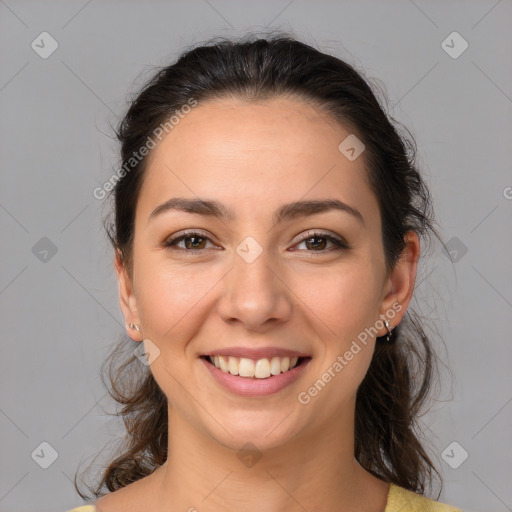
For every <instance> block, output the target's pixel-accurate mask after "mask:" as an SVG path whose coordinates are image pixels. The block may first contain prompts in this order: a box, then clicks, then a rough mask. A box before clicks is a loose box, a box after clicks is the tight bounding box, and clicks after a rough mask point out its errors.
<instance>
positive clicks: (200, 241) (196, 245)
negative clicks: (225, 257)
mask: <svg viewBox="0 0 512 512" xmlns="http://www.w3.org/2000/svg"><path fill="white" fill-rule="evenodd" d="M208 241H209V242H211V240H210V239H209V238H208V237H207V236H204V235H202V234H201V233H197V232H195V231H190V232H187V233H184V234H181V235H178V236H175V237H172V238H170V239H168V240H167V241H166V242H165V243H164V246H165V247H178V249H181V250H184V251H186V252H192V251H202V250H203V249H205V248H206V247H205V244H206V243H207V242H208ZM181 242H184V246H181V247H179V246H178V244H180V243H181Z"/></svg>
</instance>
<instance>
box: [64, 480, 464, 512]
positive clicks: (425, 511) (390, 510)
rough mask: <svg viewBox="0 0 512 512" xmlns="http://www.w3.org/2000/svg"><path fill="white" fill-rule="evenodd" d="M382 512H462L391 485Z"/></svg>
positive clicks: (86, 510)
mask: <svg viewBox="0 0 512 512" xmlns="http://www.w3.org/2000/svg"><path fill="white" fill-rule="evenodd" d="M68 512H99V511H98V510H97V509H96V507H95V506H94V505H85V506H84V507H78V508H74V509H73V510H69V511H68ZM384 512H462V510H460V509H459V508H455V507H452V506H450V505H445V504H443V503H439V502H438V501H434V500H430V499H428V498H425V496H422V495H421V494H417V493H415V492H412V491H408V490H407V489H404V488H403V487H399V486H398V485H395V484H393V483H391V484H390V486H389V493H388V499H387V503H386V508H385V509H384Z"/></svg>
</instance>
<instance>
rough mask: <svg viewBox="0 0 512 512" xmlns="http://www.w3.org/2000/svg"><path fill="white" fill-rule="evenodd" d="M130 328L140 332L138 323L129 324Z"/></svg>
mask: <svg viewBox="0 0 512 512" xmlns="http://www.w3.org/2000/svg"><path fill="white" fill-rule="evenodd" d="M130 329H135V330H136V331H137V332H140V326H139V325H138V324H130Z"/></svg>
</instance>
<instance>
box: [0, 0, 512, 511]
mask: <svg viewBox="0 0 512 512" xmlns="http://www.w3.org/2000/svg"><path fill="white" fill-rule="evenodd" d="M511 14H512V3H511V2H510V1H506V0H501V1H494V0H493V1H488V2H487V1H465V2H462V1H457V2H454V1H449V2H448V1H430V2H426V1H423V2H420V1H419V0H416V1H415V2H413V1H396V2H382V1H380V0H379V1H373V2H370V1H359V2H355V1H351V2H348V1H342V2H334V1H330V2H328V1H317V2H314V3H313V2H304V1H300V0H295V1H293V0H292V1H289V0H283V1H275V2H270V1H264V2H258V3H256V2H248V1H243V2H234V1H233V2H228V1H225V0H209V1H206V0H204V1H203V0H201V1H190V2H187V3H185V2H157V1H153V2H146V3H142V2H140V3H136V2H123V3H121V2H113V1H107V2H101V3H100V2H99V1H98V0H92V1H86V0H85V1H84V0H81V1H67V2H56V1H48V2H28V1H26V2H20V1H14V0H0V38H1V45H2V46H1V48H2V53H1V64H0V69H1V76H0V111H1V117H0V126H1V134H0V155H1V165H2V168H1V169H2V171H1V175H0V226H1V240H2V243H1V266H0V308H1V329H0V333H1V336H2V338H1V340H2V344H1V350H2V353H1V368H0V379H1V384H0V385H1V387H0V389H1V397H0V398H1V402H0V428H1V432H2V435H1V449H2V455H1V457H0V510H1V511H2V512H19V511H36V510H37V511H38V512H45V511H48V512H49V511H57V510H66V509H67V508H71V507H72V506H78V505H80V504H81V500H80V498H79V497H78V496H77V495H76V494H75V491H74V489H73V487H72V484H71V480H72V478H73V475H74V473H75V471H76V470H77V468H78V466H79V463H80V462H81V465H80V469H84V468H85V467H86V466H87V465H88V464H89V463H90V462H91V460H92V457H93V456H94V455H96V454H97V453H98V451H99V450H100V449H101V448H102V447H103V446H104V445H105V443H107V441H109V440H112V439H114V438H115V436H116V435H118V434H119V433H121V432H122V430H121V428H120V426H121V425H120V422H119V420H113V419H112V418H111V416H107V415H106V411H113V410H114V409H115V408H114V407H113V406H112V404H111V403H110V402H109V400H108V395H107V394H106V391H105V389H104V388H103V386H102V384H101V381H100V378H99V374H98V372H99V366H100V364H101V362H102V361H103V359H104V358H105V356H106V354H107V353H108V351H109V350H110V348H111V345H112V343H114V342H115V341H117V339H118V337H119V336H120V335H122V333H123V332H124V321H123V318H122V315H121V312H120V309H119V305H118V299H117V281H116V279H115V273H114V270H113V266H112V251H111V249H110V247H109V245H108V243H107V241H106V237H105V235H104V233H103V231H102V225H101V216H102V215H104V214H105V213H106V211H107V210H106V209H105V207H104V206H102V203H101V201H98V200H96V199H95V198H94V197H93V194H92V191H93V189H94V188H95V187H96V186H98V185H99V184H101V183H103V182H104V181H105V180H106V179H108V177H110V176H111V175H112V172H113V171H112V169H113V166H114V165H115V164H116V161H117V155H116V153H115V150H116V145H115V143H114V142H113V140H112V139H111V137H112V135H113V132H112V130H111V128H110V124H112V123H116V122H117V117H118V116H120V115H122V114H123V112H124V109H125V108H126V103H125V100H126V95H127V93H129V92H131V91H135V90H137V88H138V87H139V86H140V85H142V83H143V81H144V79H146V78H147V77H148V76H149V73H151V72H152V66H154V65H165V64H167V63H170V62H171V61H172V60H173V59H175V58H176V57H177V56H178V54H179V53H180V52H181V51H182V50H184V49H185V48H186V47H188V46H189V45H192V44H194V43H196V42H200V41H204V40H206V39H208V38H210V37H212V36H218V35H220V36H230V35H239V34H244V33H246V32H247V31H249V30H257V31H260V32H263V31H265V30H267V29H268V28H276V29H283V30H290V31H292V32H293V33H294V34H295V35H296V36H297V37H299V38H301V39H303V40H304V41H305V42H308V43H310V44H313V45H318V46H319V47H320V48H321V49H322V50H324V51H327V52H330V53H334V54H335V55H337V56H339V57H341V58H345V59H346V60H348V61H349V62H351V63H352V64H355V65H356V66H358V67H359V69H361V68H362V69H363V71H364V72H365V74H366V76H367V77H370V78H375V79H379V80H380V81H381V82H382V83H383V84H384V86H385V89H386V91H387V93H388V96H389V109H390V112H391V114H392V115H393V116H394V117H395V118H397V119H398V120H400V121H402V122H403V123H404V124H405V125H406V126H408V127H409V128H410V129H411V131H412V132H413V134H414V136H415V138H416V140H417V142H418V146H419V155H418V156H419V163H420V165H421V167H422V168H423V172H424V173H425V177H426V180H427V182H428V183H429V184H430V186H431V190H432V193H433V196H434V201H435V202H434V206H435V208H436V213H437V218H438V221H439V223H440V225H441V234H442V236H443V239H444V240H445V241H446V242H448V241H449V244H448V246H449V248H450V250H451V251H452V258H453V260H454V262H453V263H452V262H451V261H450V260H449V258H448V257H447V255H446V254H444V253H443V252H442V250H441V246H440V245H439V244H434V245H433V250H432V254H431V257H430V258H429V259H427V258H425V259H423V258H422V264H421V267H420V270H419V272H420V273H419V276H418V285H417V293H418V296H417V298H416V304H415V307H416V308H417V309H418V310H419V311H420V312H421V313H422V314H424V315H426V316H428V317H430V318H432V319H433V320H435V321H436V325H437V330H438V332H439V334H440V335H441V336H442V338H443V339H444V341H445V343H446V348H445V347H444V345H443V344H442V342H440V341H439V342H437V345H438V349H439V353H440V356H441V357H442V359H443V360H444V361H445V362H446V363H447V365H448V366H449V368H450V369H451V371H452V373H453V378H452V380H450V374H449V372H447V371H445V372H444V377H443V379H444V381H443V382H444V383H443V389H442V393H441V395H440V396H439V400H438V402H436V403H435V404H434V406H433V408H432V410H431V411H430V413H429V414H427V415H426V416H425V417H424V418H423V427H424V431H425V437H426V438H427V439H428V440H429V442H430V445H431V452H430V453H431V455H432V457H433V458H434V461H435V462H436V463H437V465H438V467H439V468H440V469H441V470H442V472H443V476H444V479H445V490H444V492H443V494H442V495H441V498H440V500H441V501H444V502H447V503H452V504H454V505H457V506H459V507H460V508H462V509H463V510H465V511H486V512H493V511H494V512H498V511H505V510H512V488H511V486H510V482H511V476H512V471H511V453H512V450H511V448H512V442H511V428H510V427H511V420H512V403H511V402H512V391H511V390H512V386H511V381H512V377H511V372H510V361H511V353H512V344H511V343H510V342H511V337H510V333H511V331H512V325H511V317H512V315H511V308H512V280H511V275H512V273H511V266H510V261H511V259H510V256H511V252H512V251H511V245H512V237H511V236H510V231H511V230H510V227H511V222H510V221H511V211H512V200H511V199H510V198H511V197H512V189H511V188H510V187H512V175H511V155H510V147H511V140H512V139H511V135H512V122H511V119H512V117H511V104H512V99H511V98H512V67H511V62H510V55H511V53H510V49H511V48H512V41H511V39H512V31H511V30H510V21H511ZM43 31H46V32H48V33H50V34H51V36H52V37H53V38H54V39H55V40H56V41H57V42H58V45H59V46H58V49H57V50H56V51H55V52H54V53H53V54H52V55H51V56H49V57H48V58H46V59H43V58H41V57H40V56H39V54H38V53H36V51H34V50H33V49H32V47H31V43H32V41H34V40H36V42H37V41H38V40H39V41H40V39H36V38H37V37H38V36H39V34H40V33H41V32H43ZM453 31H457V32H458V33H460V34H461V36H462V37H463V38H464V39H465V40H466V41H467V42H468V44H469V47H468V49H467V50H466V51H465V52H464V53H462V55H460V56H459V57H458V58H452V57H451V56H450V55H448V53H447V52H446V51H445V50H444V49H443V47H442V46H441V43H442V41H443V40H445V39H446V38H447V36H448V35H449V34H451V33H452V32H453ZM449 41H450V40H449ZM40 44H41V43H40ZM448 44H450V45H451V46H454V49H455V50H457V49H459V48H460V44H459V42H454V43H451V42H450V43H448ZM45 47H46V48H48V47H49V45H48V40H47V42H46V43H45ZM507 187H509V188H507ZM102 208H103V210H102ZM41 239H43V240H41ZM47 239H48V240H49V241H51V243H50V242H49V241H48V240H47ZM53 246H54V251H55V250H56V253H55V254H53V252H52V247H53ZM45 250H48V251H49V252H47V253H45V252H44V251H45ZM466 250H467V252H465V251H466ZM128 342H129V340H128V338H127V343H128ZM454 441H455V442H457V443H458V444H457V445H451V446H450V444H451V443H453V442H454ZM42 442H47V443H49V444H50V445H51V447H53V449H54V450H56V452H57V453H58V457H57V459H56V460H55V461H53V463H52V464H51V465H50V466H49V467H48V468H47V469H43V468H42V467H40V465H39V463H40V461H42V459H44V457H47V460H48V461H49V460H50V459H48V457H49V456H50V454H51V450H49V449H48V448H47V447H46V445H43V452H41V447H40V444H41V443H42ZM447 447H448V450H447V451H445V449H446V448H447ZM34 450H35V453H39V454H40V456H39V458H38V457H37V456H36V455H34V456H33V457H32V456H31V454H33V453H34ZM463 450H465V452H467V453H468V457H467V459H466V460H464V461H463V462H462V463H461V461H462V460H463V459H464V454H465V452H464V451H463ZM41 453H44V457H43V455H42V454H41ZM443 453H444V456H443ZM36 460H37V463H36ZM448 461H449V462H450V464H451V465H450V464H449V463H448ZM452 465H453V466H458V467H457V468H453V467H452Z"/></svg>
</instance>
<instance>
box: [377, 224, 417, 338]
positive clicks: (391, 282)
mask: <svg viewBox="0 0 512 512" xmlns="http://www.w3.org/2000/svg"><path fill="white" fill-rule="evenodd" d="M404 240H405V247H404V250H403V252H402V254H401V255H400V258H399V260H398V261H397V263H396V265H395V267H394V268H393V270H392V271H391V273H390V275H389V276H388V278H387V280H386V283H385V284H384V288H383V290H384V297H383V299H382V302H381V308H380V313H381V315H380V318H381V319H382V320H388V322H389V328H390V329H393V328H394V327H396V326H397V325H398V324H399V323H400V322H401V321H402V319H403V317H404V315H405V313H406V312H407V308H408V306H409V303H410V301H411V299H412V295H413V292H414V283H415V282H416V269H417V266H418V259H419V257H420V240H419V237H418V235H417V234H416V232H414V231H408V232H407V233H406V234H405V236H404ZM386 334H387V329H386V328H385V329H384V332H383V333H382V334H379V336H385V335H386Z"/></svg>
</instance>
